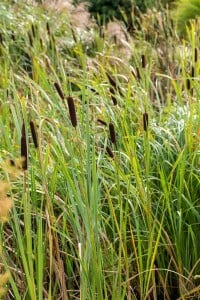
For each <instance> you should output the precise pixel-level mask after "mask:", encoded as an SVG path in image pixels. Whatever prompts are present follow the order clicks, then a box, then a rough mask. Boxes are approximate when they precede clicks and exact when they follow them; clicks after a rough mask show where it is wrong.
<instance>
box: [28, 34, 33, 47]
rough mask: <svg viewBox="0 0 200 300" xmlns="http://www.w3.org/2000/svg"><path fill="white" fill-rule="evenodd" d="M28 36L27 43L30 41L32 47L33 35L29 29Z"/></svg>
mask: <svg viewBox="0 0 200 300" xmlns="http://www.w3.org/2000/svg"><path fill="white" fill-rule="evenodd" d="M28 38H29V43H30V45H31V47H33V37H32V33H31V32H30V31H29V32H28Z"/></svg>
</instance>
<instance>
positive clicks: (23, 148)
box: [21, 123, 28, 171]
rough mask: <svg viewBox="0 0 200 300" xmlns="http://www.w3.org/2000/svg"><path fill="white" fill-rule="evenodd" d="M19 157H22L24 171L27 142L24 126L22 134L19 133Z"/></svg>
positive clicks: (26, 161)
mask: <svg viewBox="0 0 200 300" xmlns="http://www.w3.org/2000/svg"><path fill="white" fill-rule="evenodd" d="M21 134H22V135H21V157H22V169H23V170H24V171H25V170H27V168H28V149H27V141H26V132H25V125H24V123H23V125H22V133H21Z"/></svg>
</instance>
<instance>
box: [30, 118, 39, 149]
mask: <svg viewBox="0 0 200 300" xmlns="http://www.w3.org/2000/svg"><path fill="white" fill-rule="evenodd" d="M30 128H31V135H32V138H33V143H34V145H35V148H38V139H37V133H36V130H35V124H34V122H33V121H30Z"/></svg>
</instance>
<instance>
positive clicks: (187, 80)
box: [186, 78, 191, 91]
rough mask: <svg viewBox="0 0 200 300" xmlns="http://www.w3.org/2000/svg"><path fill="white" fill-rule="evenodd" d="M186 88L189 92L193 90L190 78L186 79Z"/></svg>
mask: <svg viewBox="0 0 200 300" xmlns="http://www.w3.org/2000/svg"><path fill="white" fill-rule="evenodd" d="M186 87H187V90H188V91H189V90H190V89H191V81H190V79H189V78H187V79H186Z"/></svg>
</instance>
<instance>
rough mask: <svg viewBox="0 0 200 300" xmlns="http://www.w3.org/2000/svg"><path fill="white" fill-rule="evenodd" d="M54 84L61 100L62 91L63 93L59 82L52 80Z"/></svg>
mask: <svg viewBox="0 0 200 300" xmlns="http://www.w3.org/2000/svg"><path fill="white" fill-rule="evenodd" d="M54 86H55V88H56V90H57V92H58V95H59V96H60V98H61V99H62V100H64V99H65V96H64V93H63V91H62V89H61V86H60V85H59V83H58V82H54Z"/></svg>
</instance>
